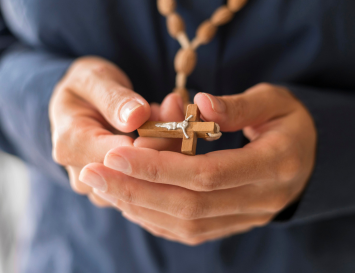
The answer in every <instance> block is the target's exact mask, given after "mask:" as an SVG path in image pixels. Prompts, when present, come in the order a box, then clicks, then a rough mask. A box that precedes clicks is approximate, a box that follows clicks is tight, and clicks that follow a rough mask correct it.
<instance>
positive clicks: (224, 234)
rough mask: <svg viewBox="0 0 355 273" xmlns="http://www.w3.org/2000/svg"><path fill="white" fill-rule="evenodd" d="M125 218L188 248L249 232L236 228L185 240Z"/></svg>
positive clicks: (166, 231)
mask: <svg viewBox="0 0 355 273" xmlns="http://www.w3.org/2000/svg"><path fill="white" fill-rule="evenodd" d="M125 217H126V218H127V219H129V220H130V221H136V223H137V224H138V225H140V226H141V227H142V228H144V229H145V230H147V231H149V232H150V233H152V234H153V235H154V236H157V237H162V238H165V239H167V240H170V241H175V242H179V243H182V244H186V245H190V246H197V245H200V244H203V243H205V242H208V241H213V240H218V239H223V238H226V237H230V236H232V235H236V234H240V233H244V232H247V231H250V230H251V228H250V227H238V228H232V229H229V230H224V231H221V232H216V233H214V234H207V235H201V236H197V237H192V238H186V237H182V236H178V235H176V234H174V233H172V232H170V231H169V230H165V229H162V228H159V227H156V226H154V225H151V224H149V223H145V222H139V221H137V220H136V219H135V218H134V217H132V216H130V215H129V216H128V215H126V214H125Z"/></svg>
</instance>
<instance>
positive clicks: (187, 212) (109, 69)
mask: <svg viewBox="0 0 355 273" xmlns="http://www.w3.org/2000/svg"><path fill="white" fill-rule="evenodd" d="M194 103H195V104H197V105H198V106H199V108H200V111H201V116H202V118H203V119H204V120H206V121H214V122H217V123H218V124H219V125H220V127H221V131H222V132H235V131H238V130H243V132H244V134H245V136H246V137H247V138H248V139H249V140H250V143H249V144H248V145H246V146H245V147H243V148H240V149H234V150H224V151H216V152H211V153H208V154H205V155H198V156H194V157H190V156H186V155H182V154H180V153H178V152H179V150H180V145H181V140H180V141H179V140H171V139H154V138H140V137H138V138H136V139H134V138H133V137H132V136H130V135H129V133H130V132H132V131H134V130H136V129H137V128H138V127H140V126H141V125H142V124H143V123H144V122H145V121H146V120H148V119H150V120H161V121H181V120H183V119H184V115H183V110H182V109H183V103H182V99H181V98H180V97H179V96H178V95H176V94H170V95H168V96H167V97H166V98H165V100H164V101H163V103H162V104H161V105H160V106H159V105H157V104H153V105H149V104H148V102H147V101H146V100H145V99H144V98H142V97H141V96H140V95H138V94H137V93H135V92H134V91H132V85H131V83H130V81H129V79H128V78H127V76H126V75H125V74H124V72H122V71H121V70H120V69H119V68H118V67H116V66H115V65H113V64H112V63H109V62H107V61H105V60H103V59H100V58H95V57H85V58H81V59H78V60H77V61H76V62H74V64H73V65H72V66H71V68H70V69H69V71H68V72H67V74H66V75H65V77H64V78H63V79H62V81H61V82H60V83H59V84H58V85H57V87H56V88H55V91H54V93H53V96H52V99H51V103H50V120H51V125H52V139H53V158H54V159H55V161H56V162H57V163H59V164H61V165H63V166H65V167H66V169H67V171H68V174H69V178H70V183H71V186H72V188H73V190H74V191H75V192H77V193H80V194H85V195H88V197H89V199H90V200H91V202H92V203H94V204H95V205H97V206H100V207H115V208H117V209H119V210H121V211H122V212H123V216H125V217H126V218H127V219H129V220H131V221H132V222H134V223H137V224H138V225H140V226H141V227H143V228H144V229H146V230H147V231H149V232H151V233H152V234H154V235H156V236H159V237H163V238H166V239H168V240H172V241H178V242H181V243H184V244H188V245H196V244H200V243H203V242H206V241H209V240H215V239H219V238H223V237H226V236H230V235H233V234H237V233H242V232H246V231H248V230H251V229H253V228H255V227H258V226H263V225H266V224H267V223H269V222H270V221H271V220H272V219H273V218H274V217H275V215H276V214H278V213H279V212H280V211H281V210H283V209H284V208H285V207H287V206H288V205H290V204H291V203H293V202H295V201H297V199H298V198H299V197H300V195H301V193H302V191H303V190H304V188H305V187H306V184H307V181H308V179H309V177H310V175H311V172H312V170H313V167H314V162H315V149H316V140H317V135H316V129H315V125H314V122H313V119H312V117H311V115H310V114H309V112H308V111H307V110H306V108H305V107H304V106H303V105H302V104H301V103H300V102H299V101H298V100H297V99H296V98H295V97H293V95H292V94H291V93H290V92H289V91H288V90H287V89H286V88H283V87H280V86H274V85H270V84H259V85H257V86H254V87H252V88H251V89H249V90H247V91H245V92H244V93H242V94H238V95H232V96H222V97H215V96H212V95H209V94H203V93H200V94H198V95H196V97H195V99H194ZM92 162H97V163H92Z"/></svg>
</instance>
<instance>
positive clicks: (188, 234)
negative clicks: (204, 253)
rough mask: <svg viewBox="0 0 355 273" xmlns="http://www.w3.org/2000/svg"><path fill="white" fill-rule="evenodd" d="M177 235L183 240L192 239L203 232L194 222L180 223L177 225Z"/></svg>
mask: <svg viewBox="0 0 355 273" xmlns="http://www.w3.org/2000/svg"><path fill="white" fill-rule="evenodd" d="M177 232H178V234H179V235H180V236H181V237H183V238H193V237H196V236H197V235H199V234H201V233H202V232H203V227H201V225H199V224H198V223H197V222H196V221H193V220H192V221H182V222H181V223H180V224H178V229H177Z"/></svg>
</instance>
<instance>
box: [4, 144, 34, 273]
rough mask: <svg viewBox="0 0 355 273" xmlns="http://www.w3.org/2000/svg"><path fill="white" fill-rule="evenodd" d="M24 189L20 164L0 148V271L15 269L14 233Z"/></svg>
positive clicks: (23, 170)
mask: <svg viewBox="0 0 355 273" xmlns="http://www.w3.org/2000/svg"><path fill="white" fill-rule="evenodd" d="M28 190H29V189H28V181H27V172H26V168H25V166H24V164H23V163H22V162H21V161H20V160H19V159H17V158H15V157H13V156H9V155H7V154H4V153H2V152H1V151H0V273H15V270H16V252H17V246H16V243H17V236H18V231H19V226H20V224H21V220H22V217H23V213H24V209H25V207H26V203H27V196H28Z"/></svg>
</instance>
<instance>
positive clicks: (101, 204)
mask: <svg viewBox="0 0 355 273" xmlns="http://www.w3.org/2000/svg"><path fill="white" fill-rule="evenodd" d="M88 198H89V200H90V202H91V203H93V204H94V205H95V206H97V207H99V208H109V207H112V204H111V203H109V202H107V201H105V200H104V199H102V198H100V197H99V196H98V195H96V194H94V193H90V194H88Z"/></svg>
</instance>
